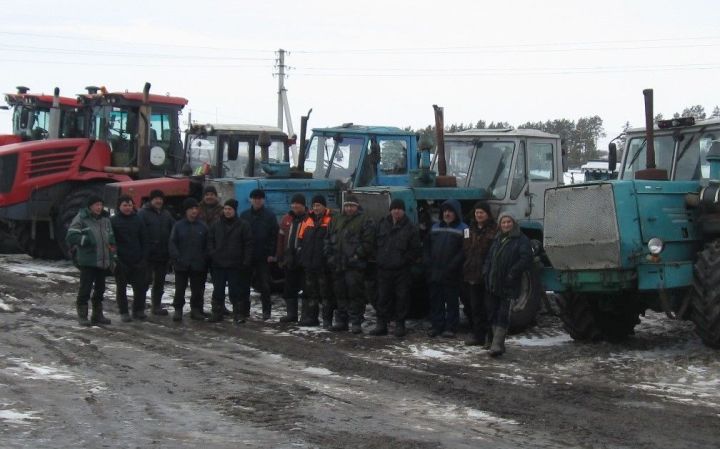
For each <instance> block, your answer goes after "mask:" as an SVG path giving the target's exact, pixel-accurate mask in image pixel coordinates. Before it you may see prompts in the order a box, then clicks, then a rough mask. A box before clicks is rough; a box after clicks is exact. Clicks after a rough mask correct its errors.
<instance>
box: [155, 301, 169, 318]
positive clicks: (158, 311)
mask: <svg viewBox="0 0 720 449" xmlns="http://www.w3.org/2000/svg"><path fill="white" fill-rule="evenodd" d="M152 314H153V315H156V316H166V315H168V311H167V309H165V307H163V305H162V298H152Z"/></svg>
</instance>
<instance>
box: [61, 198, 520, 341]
mask: <svg viewBox="0 0 720 449" xmlns="http://www.w3.org/2000/svg"><path fill="white" fill-rule="evenodd" d="M250 203H251V208H250V209H248V210H246V211H244V212H243V213H241V214H238V210H237V209H238V202H237V201H236V200H235V199H228V200H227V201H225V202H224V203H223V204H222V205H221V204H220V199H219V197H218V195H217V191H216V190H215V188H214V187H212V186H208V187H206V188H205V189H204V192H203V198H202V201H201V202H198V201H197V200H195V199H194V198H187V199H186V200H185V201H184V202H183V207H182V209H183V216H182V218H181V219H180V220H178V221H175V220H174V219H173V217H172V216H171V214H170V213H169V212H168V211H167V210H166V209H165V207H164V195H163V192H162V191H159V190H155V191H153V192H151V194H150V198H149V202H148V203H147V204H145V205H144V206H143V207H142V208H141V209H140V210H139V211H137V210H136V208H135V204H134V202H133V199H132V198H131V197H129V196H121V197H120V198H118V202H117V205H116V210H115V214H114V215H113V216H112V217H109V214H108V212H107V211H106V210H105V209H104V204H103V202H102V199H101V198H100V197H98V196H91V197H89V198H88V201H87V208H84V209H81V210H80V211H79V212H78V214H77V216H76V217H75V219H74V220H73V222H72V224H71V225H70V227H69V229H68V233H67V237H66V243H67V244H68V245H69V247H70V248H71V251H72V253H73V259H74V261H75V263H76V265H77V266H78V267H79V269H80V288H79V292H78V296H77V313H78V319H79V323H80V324H81V325H86V326H87V325H91V324H110V320H109V319H107V318H106V317H105V316H104V314H103V307H102V300H103V296H104V291H105V277H106V276H107V275H108V274H109V273H112V274H114V276H115V280H116V285H117V294H116V298H117V304H118V309H119V313H120V316H121V319H122V321H123V322H129V321H132V320H133V319H136V320H142V319H145V318H146V314H145V303H146V295H147V290H148V289H149V287H150V285H152V289H151V305H152V306H151V307H152V308H151V313H152V314H154V315H161V316H162V315H168V313H169V312H168V311H167V310H166V309H164V307H163V305H162V296H163V292H164V284H165V277H166V275H167V272H168V267H169V266H170V265H171V266H172V268H173V270H174V273H175V294H174V300H173V309H174V312H173V314H172V319H173V320H174V321H181V320H182V319H183V309H184V306H185V293H186V290H187V287H188V284H189V286H190V318H191V319H194V320H208V321H210V322H219V321H222V320H223V318H224V316H226V315H229V314H231V315H232V317H233V320H234V322H235V323H236V324H240V323H243V322H245V321H246V320H247V319H248V317H249V315H250V286H251V285H253V286H254V288H255V290H256V291H258V292H259V293H260V298H261V302H262V319H263V320H268V319H270V317H271V313H272V310H271V309H272V302H271V300H270V270H271V265H272V264H273V263H277V266H278V267H279V268H281V269H282V271H283V274H284V292H283V298H284V300H285V305H286V308H285V309H286V313H285V315H284V316H282V317H281V318H280V319H279V321H280V322H281V323H298V322H299V324H300V325H302V326H320V325H321V326H322V327H323V328H325V329H329V330H332V331H337V332H342V331H350V332H352V333H355V334H359V333H362V327H361V324H362V322H363V320H364V314H365V309H366V304H367V302H368V297H370V296H371V297H373V298H374V299H371V300H370V302H371V303H372V305H373V307H374V308H375V310H376V312H377V320H376V323H375V326H374V327H373V328H372V329H371V330H370V331H369V334H370V335H374V336H380V335H387V334H388V333H389V324H390V323H392V322H394V329H393V333H394V335H395V336H397V337H403V336H405V334H406V327H405V321H406V319H407V317H408V313H409V310H410V306H411V301H412V298H411V293H410V292H411V286H412V284H413V277H414V276H416V273H417V269H418V268H424V271H423V273H424V274H425V276H424V278H425V279H426V280H427V281H428V283H429V287H430V288H429V291H430V319H431V324H432V326H431V329H430V331H429V334H428V335H429V337H437V336H442V337H446V338H454V337H455V335H456V332H457V329H458V324H459V303H460V301H462V303H463V309H464V311H465V313H466V315H467V317H468V320H469V322H470V323H471V326H472V333H471V336H470V338H469V339H467V340H466V342H465V343H466V344H468V345H483V346H485V347H486V348H487V349H489V351H490V354H491V355H500V354H502V353H503V352H504V351H505V348H504V341H505V335H506V333H507V329H508V326H509V317H510V309H511V301H512V300H513V299H515V298H517V296H518V295H519V289H520V284H521V282H520V281H521V276H522V274H523V272H525V271H526V270H527V269H528V268H530V264H531V260H532V255H531V254H532V253H531V249H530V242H529V240H528V239H527V237H525V236H524V235H523V233H522V232H520V229H519V227H518V224H517V222H516V220H515V219H514V218H513V217H512V216H511V215H509V214H507V213H503V214H501V215H500V217H499V220H498V222H497V224H496V222H495V220H494V218H493V215H492V212H491V209H490V207H489V205H488V204H487V203H484V202H478V203H477V204H475V205H474V207H473V211H472V219H471V220H470V223H469V224H465V223H464V222H463V220H462V211H461V205H460V203H459V202H458V201H456V200H447V201H445V202H444V203H443V204H442V205H441V208H440V211H441V216H440V221H438V222H437V223H435V224H434V225H433V226H432V228H431V229H430V230H429V231H428V232H426V235H425V237H424V238H423V239H421V233H420V231H419V229H418V227H417V226H416V225H415V224H414V223H413V222H412V221H411V220H410V219H409V217H408V216H407V215H406V207H405V203H404V202H403V200H401V199H397V198H396V199H393V200H392V201H391V203H390V205H389V212H388V214H387V215H386V216H384V217H383V218H382V219H380V220H379V221H378V222H376V223H375V222H373V220H371V219H370V218H369V217H367V216H366V215H365V213H364V211H363V209H362V207H361V206H360V203H359V202H358V199H357V198H356V197H355V196H354V195H352V194H348V195H346V196H345V198H344V201H343V203H342V210H341V211H339V212H337V213H336V212H334V211H332V210H330V209H329V208H328V207H327V202H326V198H325V197H324V196H322V195H316V196H314V197H313V198H312V199H311V202H310V207H309V208H308V205H307V204H306V198H305V196H304V195H302V194H299V193H298V194H295V195H293V196H292V198H291V204H290V210H289V211H288V212H287V213H286V214H285V215H284V216H283V217H282V219H281V220H280V223H279V224H278V222H277V220H276V218H275V214H274V213H273V212H272V211H271V210H269V209H268V208H267V207H265V192H264V191H262V190H261V189H256V190H253V191H252V192H251V194H250ZM371 270H376V271H375V274H376V279H377V287H376V288H377V291H376V292H371V293H373V294H372V295H368V294H367V293H369V292H366V285H367V284H368V283H367V282H366V281H367V277H368V272H369V271H371ZM208 274H211V276H212V285H213V293H212V300H211V313H210V314H206V313H205V311H204V296H205V285H206V283H207V280H208ZM128 285H130V286H131V287H132V290H133V304H132V311H130V310H129V304H128V299H127V294H126V288H127V286H128ZM226 288H227V293H228V296H229V300H230V303H231V304H232V307H233V310H232V311H229V310H227V309H226V308H225V292H226ZM89 303H91V304H92V313H91V315H90V318H89V319H88V313H89Z"/></svg>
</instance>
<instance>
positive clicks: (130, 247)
mask: <svg viewBox="0 0 720 449" xmlns="http://www.w3.org/2000/svg"><path fill="white" fill-rule="evenodd" d="M110 222H111V223H112V228H113V234H115V244H116V246H117V256H118V265H117V269H116V272H115V284H116V286H117V293H116V298H117V304H118V309H119V311H120V318H121V320H122V321H123V322H124V323H127V322H129V321H132V318H130V314H129V313H128V299H127V292H126V290H127V285H128V283H129V284H130V285H131V286H132V289H133V307H132V315H133V318H135V319H138V320H144V319H145V318H146V316H145V296H146V294H147V286H146V282H147V273H146V270H147V262H146V261H147V253H148V238H147V230H146V229H145V225H144V224H143V222H142V219H141V218H140V217H138V215H137V213H136V212H135V204H134V202H133V199H132V198H131V197H130V196H128V195H122V196H120V198H118V202H117V211H116V212H115V215H113V217H112V218H111V219H110Z"/></svg>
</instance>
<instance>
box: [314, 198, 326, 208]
mask: <svg viewBox="0 0 720 449" xmlns="http://www.w3.org/2000/svg"><path fill="white" fill-rule="evenodd" d="M315 203H319V204H322V205H323V206H325V207H327V201H326V200H325V197H324V196H322V195H315V196H314V197H312V202H311V203H310V204H315Z"/></svg>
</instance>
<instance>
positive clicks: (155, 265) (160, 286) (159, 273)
mask: <svg viewBox="0 0 720 449" xmlns="http://www.w3.org/2000/svg"><path fill="white" fill-rule="evenodd" d="M167 272H168V263H167V261H164V262H157V261H150V262H148V270H147V274H148V280H147V284H146V286H147V287H150V283H152V292H151V293H150V298H151V302H152V306H153V308H158V307H160V304H162V297H163V294H164V293H165V276H166V275H167Z"/></svg>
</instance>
